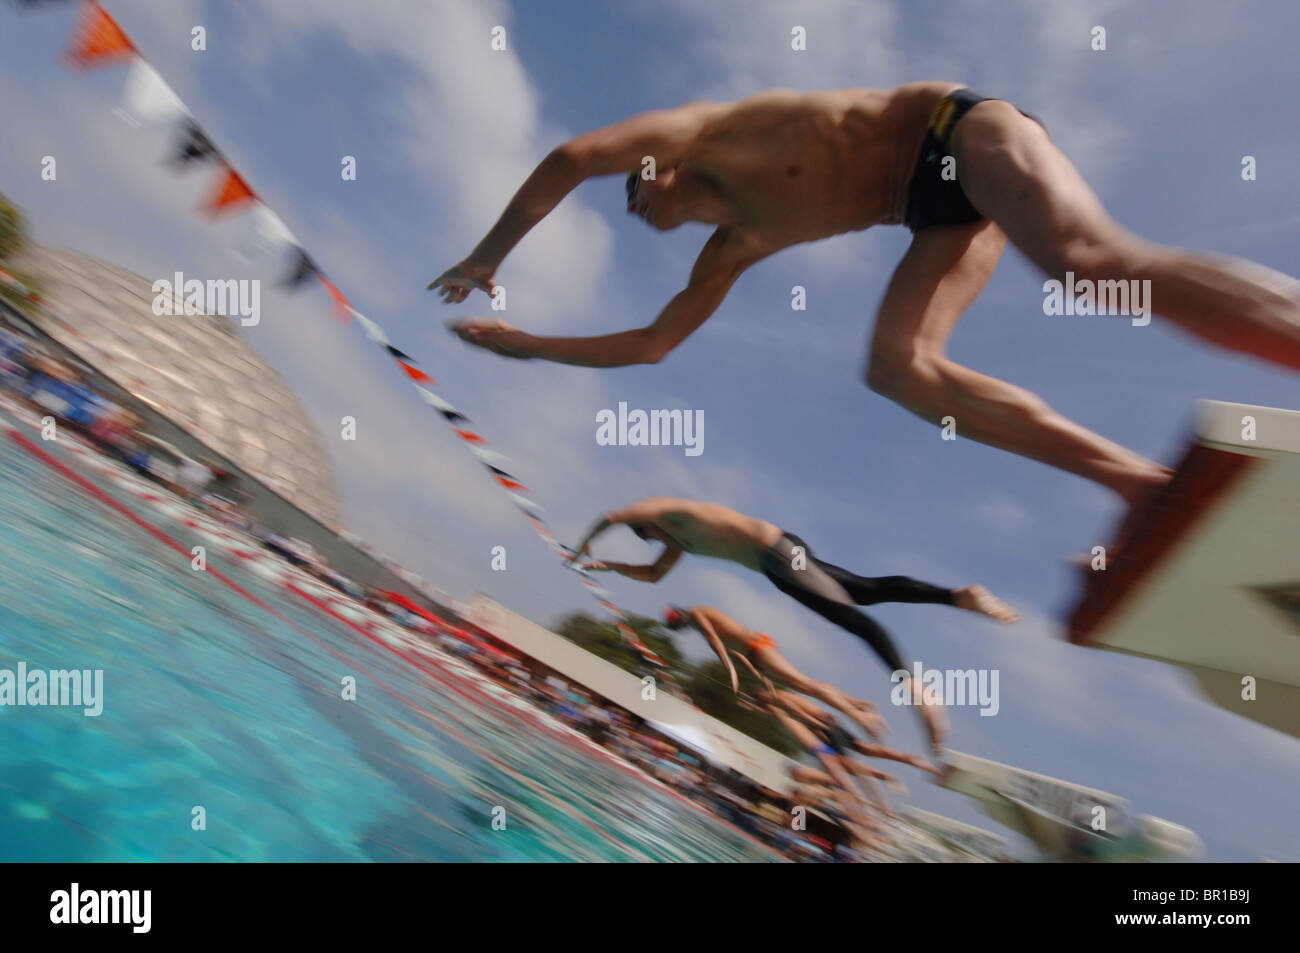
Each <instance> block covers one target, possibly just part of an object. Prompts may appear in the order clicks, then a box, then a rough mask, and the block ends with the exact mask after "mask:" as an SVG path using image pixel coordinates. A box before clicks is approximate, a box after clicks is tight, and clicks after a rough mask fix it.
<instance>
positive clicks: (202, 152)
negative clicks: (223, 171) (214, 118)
mask: <svg viewBox="0 0 1300 953" xmlns="http://www.w3.org/2000/svg"><path fill="white" fill-rule="evenodd" d="M179 128H180V138H179V140H178V141H177V143H176V148H175V150H174V153H173V155H172V163H173V164H174V165H176V166H178V167H181V168H183V167H185V166H187V165H189V164H190V163H191V162H197V161H199V160H200V159H211V158H221V153H219V152H218V151H217V147H216V146H214V145H213V144H212V140H211V139H209V138H208V136H207V133H205V132H204V131H203V130H202V129H200V128H199V124H198V123H197V122H195V121H194V120H193V119H192V118H190V117H189V116H186V117H185V118H184V119H182V120H181V122H180V126H179Z"/></svg>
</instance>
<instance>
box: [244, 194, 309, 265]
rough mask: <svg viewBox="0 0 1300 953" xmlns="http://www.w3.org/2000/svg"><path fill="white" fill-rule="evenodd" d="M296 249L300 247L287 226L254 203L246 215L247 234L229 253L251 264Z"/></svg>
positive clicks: (268, 208)
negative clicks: (273, 254) (276, 253)
mask: <svg viewBox="0 0 1300 953" xmlns="http://www.w3.org/2000/svg"><path fill="white" fill-rule="evenodd" d="M297 247H300V245H299V242H298V239H297V238H295V237H294V234H293V232H291V231H289V226H287V225H285V224H284V222H283V221H281V220H280V216H278V215H276V214H275V212H273V211H271V209H270V207H268V206H267V205H264V204H263V203H261V202H256V203H254V206H253V210H252V211H251V212H249V214H248V230H247V232H246V233H245V235H244V237H243V238H242V239H240V241H239V243H238V245H237V246H236V247H235V248H233V249H231V251H232V252H233V253H234V254H235V255H236V256H237V257H238V258H240V259H242V260H243V261H245V262H250V263H251V262H252V261H254V260H256V259H259V258H262V257H263V256H265V255H269V254H271V253H272V252H281V253H282V252H283V251H284V249H286V248H297Z"/></svg>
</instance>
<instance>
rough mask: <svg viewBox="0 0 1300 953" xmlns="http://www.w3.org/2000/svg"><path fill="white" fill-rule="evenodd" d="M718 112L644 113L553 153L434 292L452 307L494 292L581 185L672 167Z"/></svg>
mask: <svg viewBox="0 0 1300 953" xmlns="http://www.w3.org/2000/svg"><path fill="white" fill-rule="evenodd" d="M714 108H716V107H713V106H711V105H710V104H705V103H691V104H688V105H686V106H681V107H679V108H677V109H664V110H658V111H655V112H648V113H642V114H641V115H639V116H632V117H631V118H629V119H625V120H623V121H622V122H616V123H614V124H613V125H612V126H606V127H604V128H603V129H596V130H594V131H592V132H589V133H586V134H585V135H581V136H579V137H578V138H576V139H573V140H571V141H569V142H566V143H565V144H564V145H562V146H558V147H556V148H555V149H553V150H551V152H550V154H549V155H547V157H546V158H545V159H543V160H542V161H541V162H540V163H539V164H538V166H537V168H535V169H534V170H533V172H532V175H530V176H529V177H528V178H527V179H525V180H524V184H523V185H521V186H520V187H519V191H518V192H516V193H515V194H514V197H513V198H512V199H511V200H510V203H509V204H508V205H507V206H506V209H505V211H504V212H502V213H501V217H500V218H499V219H497V222H496V224H495V225H493V226H492V228H491V229H490V230H489V231H488V233H487V235H486V236H484V238H483V240H482V241H480V242H479V243H478V245H476V246H475V247H474V250H473V251H472V252H470V254H469V257H468V258H466V259H465V260H464V261H462V262H460V263H459V264H458V265H455V266H453V267H452V268H449V269H448V270H447V271H445V272H443V273H442V275H441V276H439V277H438V278H436V279H434V281H433V282H432V283H431V284H430V285H429V289H430V290H433V289H437V290H438V291H439V292H440V293H441V294H442V296H443V300H444V301H445V302H446V303H447V304H456V303H457V302H460V301H464V300H465V299H466V298H467V297H468V296H469V293H470V291H471V290H473V289H474V288H482V289H483V290H485V291H489V292H490V290H491V286H492V275H493V274H495V272H496V269H497V268H498V267H499V266H500V265H501V262H502V261H504V260H505V257H506V255H508V254H510V252H511V250H513V249H514V247H515V246H516V245H517V244H519V242H520V240H521V239H522V238H523V237H524V236H525V235H527V234H528V233H529V231H531V230H532V228H533V226H534V225H536V224H537V223H538V222H540V221H541V220H542V219H544V218H545V217H546V216H547V215H549V214H551V212H552V211H553V210H554V209H555V206H557V205H559V204H560V202H561V201H562V200H563V199H564V197H565V196H566V195H568V194H569V193H570V192H572V191H573V190H574V189H575V188H577V187H578V185H580V184H581V183H582V182H584V181H586V180H587V179H590V178H595V177H597V176H602V175H625V174H626V173H628V172H631V171H632V170H634V169H640V168H641V167H642V162H641V160H642V159H643V158H644V157H646V156H652V157H653V158H654V161H655V163H656V165H663V166H665V167H666V166H667V165H671V164H672V163H673V162H676V161H677V160H678V159H679V158H681V156H682V155H683V153H684V152H685V151H686V150H687V149H688V148H689V146H690V144H691V143H692V142H693V141H694V140H695V137H696V136H697V135H698V134H699V132H700V130H701V129H702V128H703V124H704V121H705V119H706V117H707V116H708V115H709V114H710V112H711V110H712V109H714Z"/></svg>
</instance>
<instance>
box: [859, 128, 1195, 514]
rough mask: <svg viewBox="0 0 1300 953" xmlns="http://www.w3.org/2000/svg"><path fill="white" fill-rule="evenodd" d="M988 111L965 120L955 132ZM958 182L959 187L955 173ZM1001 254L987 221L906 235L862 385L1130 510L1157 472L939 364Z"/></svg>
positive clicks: (1159, 480)
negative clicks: (1102, 491) (1100, 491)
mask: <svg viewBox="0 0 1300 953" xmlns="http://www.w3.org/2000/svg"><path fill="white" fill-rule="evenodd" d="M987 105H988V104H987V103H981V104H980V105H979V106H977V107H976V108H975V109H973V110H971V113H970V115H968V116H966V117H965V118H964V119H963V120H962V121H961V123H960V124H959V125H958V126H957V130H956V132H957V133H958V134H960V133H961V132H962V131H963V129H964V127H965V125H966V123H967V122H969V121H970V120H971V117H972V116H973V115H976V114H977V113H978V110H980V109H982V108H984V107H985V106H987ZM1013 111H1014V109H1013ZM1016 115H1019V113H1016ZM1025 122H1026V123H1028V124H1030V125H1032V126H1033V127H1034V128H1035V129H1037V128H1039V127H1038V126H1037V124H1035V123H1033V122H1032V121H1030V120H1025ZM963 168H964V166H962V165H961V164H960V160H958V169H959V170H961V169H963ZM958 176H959V177H961V181H962V183H963V186H964V185H965V181H966V180H965V177H964V173H963V172H962V171H959V172H958ZM972 201H974V200H973V199H972ZM976 204H978V203H976ZM1005 244H1006V237H1005V236H1004V235H1003V233H1002V231H1001V230H1000V229H999V228H998V227H997V226H996V225H994V224H993V223H992V222H989V221H983V222H976V223H973V224H971V225H940V226H934V227H931V228H925V229H922V230H921V231H919V232H917V233H916V234H915V236H914V237H913V239H912V245H911V247H910V248H909V249H908V250H907V254H905V255H904V256H903V260H902V261H901V262H899V265H898V268H897V269H896V270H895V271H894V276H893V278H892V279H891V280H890V283H889V288H888V289H887V290H886V292H885V297H884V299H883V300H882V301H881V303H880V308H879V310H878V312H877V316H876V329H875V334H874V336H873V338H872V341H871V355H870V360H869V362H868V365H867V384H868V385H869V386H870V387H871V389H872V390H874V391H876V392H877V393H879V394H883V395H884V396H885V397H888V398H889V399H890V400H892V401H894V403H896V404H899V405H901V406H903V407H905V408H907V409H908V410H910V411H911V412H912V413H914V414H916V415H917V416H919V417H923V418H924V419H926V420H928V421H930V422H931V423H934V424H939V423H941V422H942V421H943V419H944V418H946V417H951V418H953V420H955V421H956V427H957V432H958V433H959V434H961V435H962V436H963V437H969V438H970V439H972V440H978V441H979V442H980V443H986V444H989V445H990V446H993V447H998V448H999V449H1001V450H1007V451H1010V452H1011V453H1015V454H1019V455H1020V456H1022V457H1028V458H1029V459H1031V460H1038V461H1039V462H1041V463H1046V464H1048V465H1049V466H1053V467H1057V468H1059V469H1062V470H1067V471H1069V472H1070V473H1075V474H1078V475H1079V476H1081V477H1084V478H1085V479H1088V480H1092V481H1094V482H1096V483H1100V484H1101V485H1102V486H1105V487H1108V488H1109V489H1111V490H1114V491H1115V492H1116V493H1118V494H1119V495H1120V496H1121V497H1123V498H1124V499H1125V500H1128V501H1129V502H1130V503H1132V502H1135V501H1137V500H1138V499H1140V498H1142V497H1143V496H1144V495H1145V494H1146V493H1148V492H1150V491H1151V490H1152V489H1154V488H1157V487H1159V486H1163V485H1164V484H1165V483H1166V482H1167V481H1168V480H1169V477H1170V471H1168V470H1167V469H1166V468H1164V467H1161V466H1160V465H1158V464H1156V463H1154V462H1152V461H1150V460H1147V459H1145V458H1144V457H1141V456H1139V455H1138V454H1136V453H1133V452H1132V451H1130V450H1126V449H1124V448H1123V447H1121V446H1120V445H1119V444H1116V443H1112V442H1111V441H1109V440H1107V439H1105V438H1104V437H1101V436H1098V435H1097V434H1095V433H1092V432H1091V431H1090V430H1087V429H1085V428H1084V427H1081V426H1079V425H1078V424H1076V423H1074V422H1073V421H1070V420H1068V419H1066V418H1065V417H1063V416H1061V415H1060V414H1059V413H1057V412H1056V411H1054V410H1053V409H1052V408H1051V407H1049V406H1048V405H1047V403H1046V402H1045V401H1043V400H1042V398H1040V397H1039V396H1038V395H1037V394H1034V393H1031V392H1030V391H1028V390H1025V389H1024V388H1022V387H1017V386H1015V385H1014V384H1009V383H1007V382H1006V381H1001V380H998V379H997V378H994V377H989V376H987V375H985V374H980V373H978V372H977V371H973V370H971V369H970V368H968V367H964V366H962V365H961V364H958V363H957V362H955V361H953V360H951V359H950V358H949V357H948V353H947V343H948V337H949V336H950V335H951V334H952V330H953V328H954V327H955V326H956V324H957V321H958V319H960V318H961V316H962V314H963V313H964V312H965V310H966V308H967V307H968V306H969V305H970V304H971V302H972V301H974V300H975V297H976V296H977V295H978V294H979V292H980V291H981V290H983V288H984V286H985V284H987V283H988V280H989V277H990V276H991V275H992V274H993V270H994V268H995V267H996V266H997V263H998V258H999V256H1001V254H1002V249H1003V247H1004V246H1005Z"/></svg>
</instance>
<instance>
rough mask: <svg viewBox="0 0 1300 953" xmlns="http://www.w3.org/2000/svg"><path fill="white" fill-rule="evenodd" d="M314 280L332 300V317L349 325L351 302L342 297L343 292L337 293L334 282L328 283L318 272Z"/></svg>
mask: <svg viewBox="0 0 1300 953" xmlns="http://www.w3.org/2000/svg"><path fill="white" fill-rule="evenodd" d="M316 278H317V279H318V280H319V281H320V283H321V284H322V285H324V286H325V290H326V291H328V292H329V296H330V297H331V298H333V299H334V317H336V318H338V319H339V320H341V321H342V322H343V323H344V324H351V323H352V302H351V301H349V300H348V299H347V298H345V297H343V292H342V291H339V288H338V285H336V284H334V282H332V281H330V280H329V279H328V278H326V277H325V276H324V275H322V274H321V273H320V272H319V271H318V272H316Z"/></svg>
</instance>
